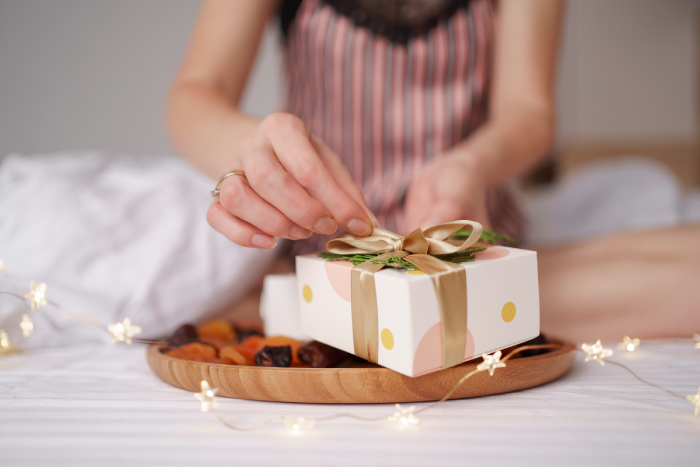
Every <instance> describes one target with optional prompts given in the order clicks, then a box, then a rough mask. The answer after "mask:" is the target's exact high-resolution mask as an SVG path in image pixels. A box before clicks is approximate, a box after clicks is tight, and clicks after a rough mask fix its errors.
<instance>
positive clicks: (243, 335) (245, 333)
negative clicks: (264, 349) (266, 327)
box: [235, 326, 265, 342]
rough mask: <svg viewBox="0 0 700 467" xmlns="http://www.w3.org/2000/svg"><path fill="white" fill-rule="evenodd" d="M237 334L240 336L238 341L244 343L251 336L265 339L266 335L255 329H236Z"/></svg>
mask: <svg viewBox="0 0 700 467" xmlns="http://www.w3.org/2000/svg"><path fill="white" fill-rule="evenodd" d="M235 329H236V333H237V334H238V339H239V340H240V341H241V342H242V341H244V340H246V339H247V338H249V337H250V336H260V337H265V334H263V333H262V332H261V331H259V330H258V329H255V328H246V329H240V328H239V327H237V326H236V327H235Z"/></svg>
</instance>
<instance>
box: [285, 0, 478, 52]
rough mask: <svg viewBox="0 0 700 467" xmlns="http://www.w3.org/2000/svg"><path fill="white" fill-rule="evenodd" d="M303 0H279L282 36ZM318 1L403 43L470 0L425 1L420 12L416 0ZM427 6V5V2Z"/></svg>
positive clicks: (373, 31)
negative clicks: (369, 3)
mask: <svg viewBox="0 0 700 467" xmlns="http://www.w3.org/2000/svg"><path fill="white" fill-rule="evenodd" d="M303 1H304V0H284V1H283V2H282V5H281V6H280V24H281V27H282V32H283V33H284V36H285V37H286V36H287V32H288V30H289V26H290V25H291V23H292V21H294V18H295V17H296V14H297V11H298V10H299V6H301V4H302V2H303ZM321 1H322V2H323V3H326V4H327V5H330V6H331V7H333V9H335V10H336V11H337V12H338V13H340V14H342V15H343V16H346V17H347V18H349V19H350V20H351V21H352V22H353V23H355V25H356V26H361V27H365V28H367V29H369V30H370V31H372V33H374V34H375V35H380V36H384V37H386V38H388V39H389V40H390V41H392V42H398V43H404V44H405V43H406V42H408V41H409V40H410V39H412V38H414V37H417V36H423V35H425V34H427V33H428V32H429V31H430V30H431V29H433V28H434V27H435V26H437V25H438V24H439V23H440V22H441V21H445V20H447V19H449V18H450V17H452V15H454V14H455V12H456V11H457V10H459V9H460V8H466V7H467V5H468V4H469V0H443V1H439V2H437V4H435V5H432V6H434V8H428V9H426V8H425V6H426V5H422V6H423V9H424V10H426V14H421V12H419V11H416V10H417V9H420V7H421V5H420V3H419V2H416V1H415V0H374V2H372V8H367V4H365V5H363V4H362V0H321ZM427 6H428V7H430V6H431V5H430V3H428V4H427ZM412 10H413V11H412ZM428 10H430V11H428Z"/></svg>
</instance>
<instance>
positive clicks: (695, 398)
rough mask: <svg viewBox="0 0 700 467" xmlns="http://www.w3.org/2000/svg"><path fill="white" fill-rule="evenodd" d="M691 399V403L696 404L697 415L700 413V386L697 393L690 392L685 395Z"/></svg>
mask: <svg viewBox="0 0 700 467" xmlns="http://www.w3.org/2000/svg"><path fill="white" fill-rule="evenodd" d="M685 398H686V399H688V400H689V401H690V403H691V404H694V405H695V415H697V414H699V413H700V388H698V393H697V394H690V395H688V396H686V397H685Z"/></svg>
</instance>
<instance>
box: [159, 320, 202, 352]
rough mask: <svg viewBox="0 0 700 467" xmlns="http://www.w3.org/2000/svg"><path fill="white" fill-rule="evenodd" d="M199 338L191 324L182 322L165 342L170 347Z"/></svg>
mask: <svg viewBox="0 0 700 467" xmlns="http://www.w3.org/2000/svg"><path fill="white" fill-rule="evenodd" d="M197 339H199V335H197V329H196V328H195V327H194V326H192V325H191V324H183V325H182V326H180V327H179V328H177V330H176V331H175V332H174V333H173V335H172V336H170V337H169V338H168V339H166V340H165V342H166V343H167V344H168V345H170V346H172V347H180V346H182V345H185V344H189V343H191V342H196V341H197Z"/></svg>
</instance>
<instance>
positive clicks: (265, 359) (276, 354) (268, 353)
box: [255, 345, 292, 367]
mask: <svg viewBox="0 0 700 467" xmlns="http://www.w3.org/2000/svg"><path fill="white" fill-rule="evenodd" d="M291 364H292V347H291V346H289V345H280V346H277V347H271V346H269V345H266V346H265V347H263V348H262V349H261V350H260V351H259V352H258V353H256V354H255V366H275V367H288V366H289V365H291Z"/></svg>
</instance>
